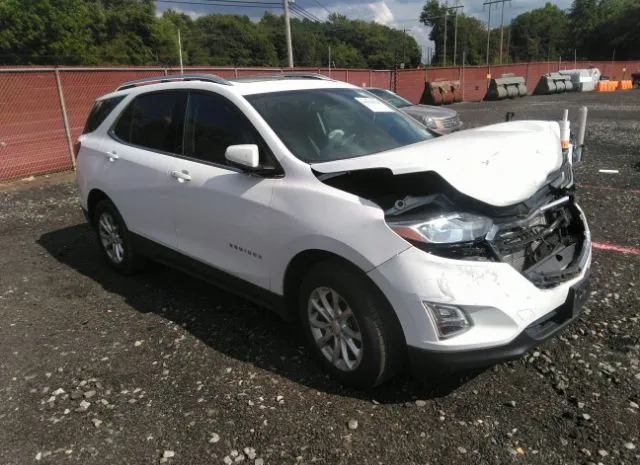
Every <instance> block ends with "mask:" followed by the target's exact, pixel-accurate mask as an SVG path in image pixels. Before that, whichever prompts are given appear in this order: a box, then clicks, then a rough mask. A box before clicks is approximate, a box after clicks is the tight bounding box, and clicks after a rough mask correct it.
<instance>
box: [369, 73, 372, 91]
mask: <svg viewBox="0 0 640 465" xmlns="http://www.w3.org/2000/svg"><path fill="white" fill-rule="evenodd" d="M371 73H372V71H371V70H369V87H371Z"/></svg>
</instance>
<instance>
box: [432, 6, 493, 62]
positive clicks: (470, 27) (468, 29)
mask: <svg viewBox="0 0 640 465" xmlns="http://www.w3.org/2000/svg"><path fill="white" fill-rule="evenodd" d="M446 11H447V10H446V6H445V5H443V4H441V3H440V2H439V1H438V0H429V1H428V2H427V3H425V5H424V6H423V8H422V12H421V14H420V22H421V23H422V24H424V25H425V26H428V27H431V32H430V33H429V38H430V39H431V40H432V41H434V42H435V47H436V48H435V54H434V57H433V59H432V64H438V65H442V64H443V62H444V52H445V50H444V30H445V12H446ZM446 20H447V21H448V22H447V50H446V52H447V65H451V64H452V63H453V52H454V40H455V27H454V21H455V18H454V16H453V15H451V14H447V19H446ZM494 35H495V34H494ZM486 43H487V31H486V28H485V26H484V24H483V23H482V21H480V20H478V19H476V18H473V17H471V16H467V15H465V14H464V13H458V47H457V50H456V63H461V62H462V53H463V51H464V52H465V63H467V64H470V65H479V64H483V63H485V62H486ZM492 43H493V42H492ZM495 49H496V50H498V48H497V46H496V48H495ZM493 55H495V54H493Z"/></svg>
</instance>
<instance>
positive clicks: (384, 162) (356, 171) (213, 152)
mask: <svg viewBox="0 0 640 465" xmlns="http://www.w3.org/2000/svg"><path fill="white" fill-rule="evenodd" d="M559 136H560V130H559V124H558V123H557V122H544V121H518V122H508V123H501V124H496V125H492V126H487V127H483V128H479V129H472V130H466V131H460V132H458V133H455V134H452V135H447V136H436V135H434V134H433V133H431V132H430V131H429V130H428V129H426V128H425V127H423V126H421V125H419V124H418V123H416V122H415V121H413V120H412V119H411V118H410V117H409V116H407V115H406V114H404V113H402V112H400V111H398V110H396V109H395V108H393V107H392V106H390V105H388V104H387V103H385V102H384V101H382V100H380V99H378V98H376V97H375V96H373V95H372V94H370V93H368V92H367V91H366V90H363V89H361V88H358V87H356V86H352V85H349V84H346V83H343V82H338V81H334V80H330V79H323V78H320V77H319V76H312V75H290V74H283V75H277V76H261V77H255V78H250V79H246V78H245V79H237V80H229V81H227V80H224V79H221V78H219V77H216V76H211V75H178V76H167V77H163V78H155V79H146V80H141V81H134V82H130V83H126V84H123V85H122V86H121V87H119V88H118V90H117V91H116V92H114V93H111V94H108V95H105V96H104V97H101V98H100V99H98V101H97V102H96V104H95V106H94V108H93V109H92V111H91V113H90V115H89V118H88V121H87V125H86V128H85V131H84V134H83V135H82V136H81V137H80V138H79V141H78V145H77V147H76V148H77V154H78V155H77V179H78V184H79V190H80V201H81V205H82V208H83V210H84V211H85V213H86V216H87V218H88V220H89V221H90V223H91V225H92V226H93V227H94V228H95V230H96V231H97V234H98V238H99V244H100V247H101V249H102V252H103V255H104V257H105V258H106V260H107V262H108V264H109V265H110V266H111V267H112V268H114V269H115V270H117V271H120V272H124V273H131V272H133V271H134V270H136V269H137V268H138V267H139V266H140V264H141V263H142V262H143V261H144V259H146V258H149V259H152V260H154V261H159V262H163V263H166V264H169V265H171V266H174V267H177V268H179V269H181V270H183V271H185V272H188V273H192V274H194V275H197V276H199V277H202V278H204V279H205V280H209V281H211V282H213V283H215V284H217V285H220V286H221V287H225V288H227V289H229V290H231V291H233V292H238V293H240V294H241V295H243V296H245V297H247V298H249V299H252V300H255V301H256V302H258V303H259V304H261V305H262V306H264V307H268V308H271V309H273V310H275V311H277V312H278V313H280V314H281V315H282V316H283V317H285V318H286V319H288V320H295V321H297V322H298V323H299V324H300V327H301V330H302V331H303V332H304V335H305V337H306V339H307V340H308V342H309V346H310V348H311V351H312V353H313V354H314V356H315V357H316V358H317V359H318V360H319V362H320V363H321V364H322V365H323V367H324V369H325V370H326V371H328V372H329V373H330V374H331V375H333V376H334V377H335V378H337V379H338V380H340V381H341V382H343V383H345V384H350V385H353V386H357V387H361V388H366V387H371V386H375V385H377V384H379V383H381V382H383V381H385V380H387V379H389V378H390V377H391V376H392V375H393V374H394V373H396V372H397V371H398V370H399V369H401V368H402V367H403V366H404V365H405V362H406V361H408V362H410V363H411V365H412V366H413V367H414V368H415V369H417V370H421V371H422V372H424V373H427V374H431V373H434V372H435V370H442V369H444V370H453V369H459V368H466V367H473V366H478V365H490V364H493V363H496V362H498V361H502V360H508V359H514V358H517V357H518V356H520V355H522V354H523V353H524V352H525V351H526V350H528V349H529V348H531V347H533V346H535V345H537V344H539V343H540V342H542V341H544V340H546V339H548V338H549V337H551V336H552V335H554V334H556V333H557V332H558V331H559V330H561V329H562V328H564V327H565V326H566V325H567V324H569V323H570V322H571V321H573V320H574V319H575V318H577V316H578V313H579V309H580V307H581V305H582V303H583V302H584V300H585V298H586V295H587V282H588V279H587V276H588V272H589V267H590V263H591V240H590V234H589V230H588V227H587V224H586V221H585V215H584V214H583V213H582V211H581V210H580V208H579V207H578V205H576V203H575V201H574V194H573V190H574V183H573V173H572V165H571V160H570V159H568V157H566V156H564V155H563V152H562V150H561V143H560V137H559Z"/></svg>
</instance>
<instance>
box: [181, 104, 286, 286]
mask: <svg viewBox="0 0 640 465" xmlns="http://www.w3.org/2000/svg"><path fill="white" fill-rule="evenodd" d="M253 143H256V144H258V145H259V147H260V148H261V159H264V158H263V157H268V155H267V153H266V146H265V145H264V144H263V143H262V142H261V140H260V138H259V136H258V135H257V131H256V130H255V128H254V127H253V126H252V125H251V123H250V122H249V121H248V120H247V119H246V117H245V116H244V115H243V114H242V112H241V111H240V110H239V109H238V108H237V107H236V106H235V105H234V104H233V103H232V102H230V101H229V100H227V99H226V98H224V97H222V96H220V95H217V94H214V93H205V92H193V91H192V92H191V93H190V94H189V101H188V105H187V121H186V126H185V137H184V157H182V158H178V157H176V158H174V159H173V160H172V162H171V164H170V167H169V171H170V174H171V176H172V177H173V178H174V188H173V189H172V190H173V193H172V195H171V198H172V201H173V202H174V203H173V205H174V206H173V208H172V210H173V215H174V219H175V224H176V232H177V235H178V249H179V251H180V252H181V253H183V254H185V255H187V256H189V257H191V258H194V259H197V260H199V261H201V262H204V263H206V264H207V265H211V266H213V267H215V268H217V269H219V270H221V271H224V272H226V273H229V274H232V275H233V276H235V277H238V278H241V279H243V280H244V281H248V282H250V283H252V284H255V285H257V286H260V287H262V288H264V289H268V288H269V266H268V262H269V254H270V253H271V251H272V250H273V247H271V244H270V240H269V238H270V237H271V236H270V234H269V230H270V229H271V221H272V216H271V215H270V214H269V203H270V200H271V193H272V190H273V186H274V183H278V182H280V181H279V179H275V178H265V177H260V176H252V175H250V174H247V173H244V172H242V171H241V170H239V169H237V168H234V167H233V166H230V165H229V164H228V163H227V161H226V159H225V157H224V154H225V151H226V148H227V147H228V146H229V145H234V144H253Z"/></svg>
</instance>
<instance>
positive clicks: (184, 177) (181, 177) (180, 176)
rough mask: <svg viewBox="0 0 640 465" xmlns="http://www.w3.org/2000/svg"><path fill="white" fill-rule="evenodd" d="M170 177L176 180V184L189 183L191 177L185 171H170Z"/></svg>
mask: <svg viewBox="0 0 640 465" xmlns="http://www.w3.org/2000/svg"><path fill="white" fill-rule="evenodd" d="M171 177H173V178H176V179H177V180H178V182H189V181H191V175H190V174H189V172H188V171H187V170H182V171H178V170H173V171H171Z"/></svg>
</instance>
